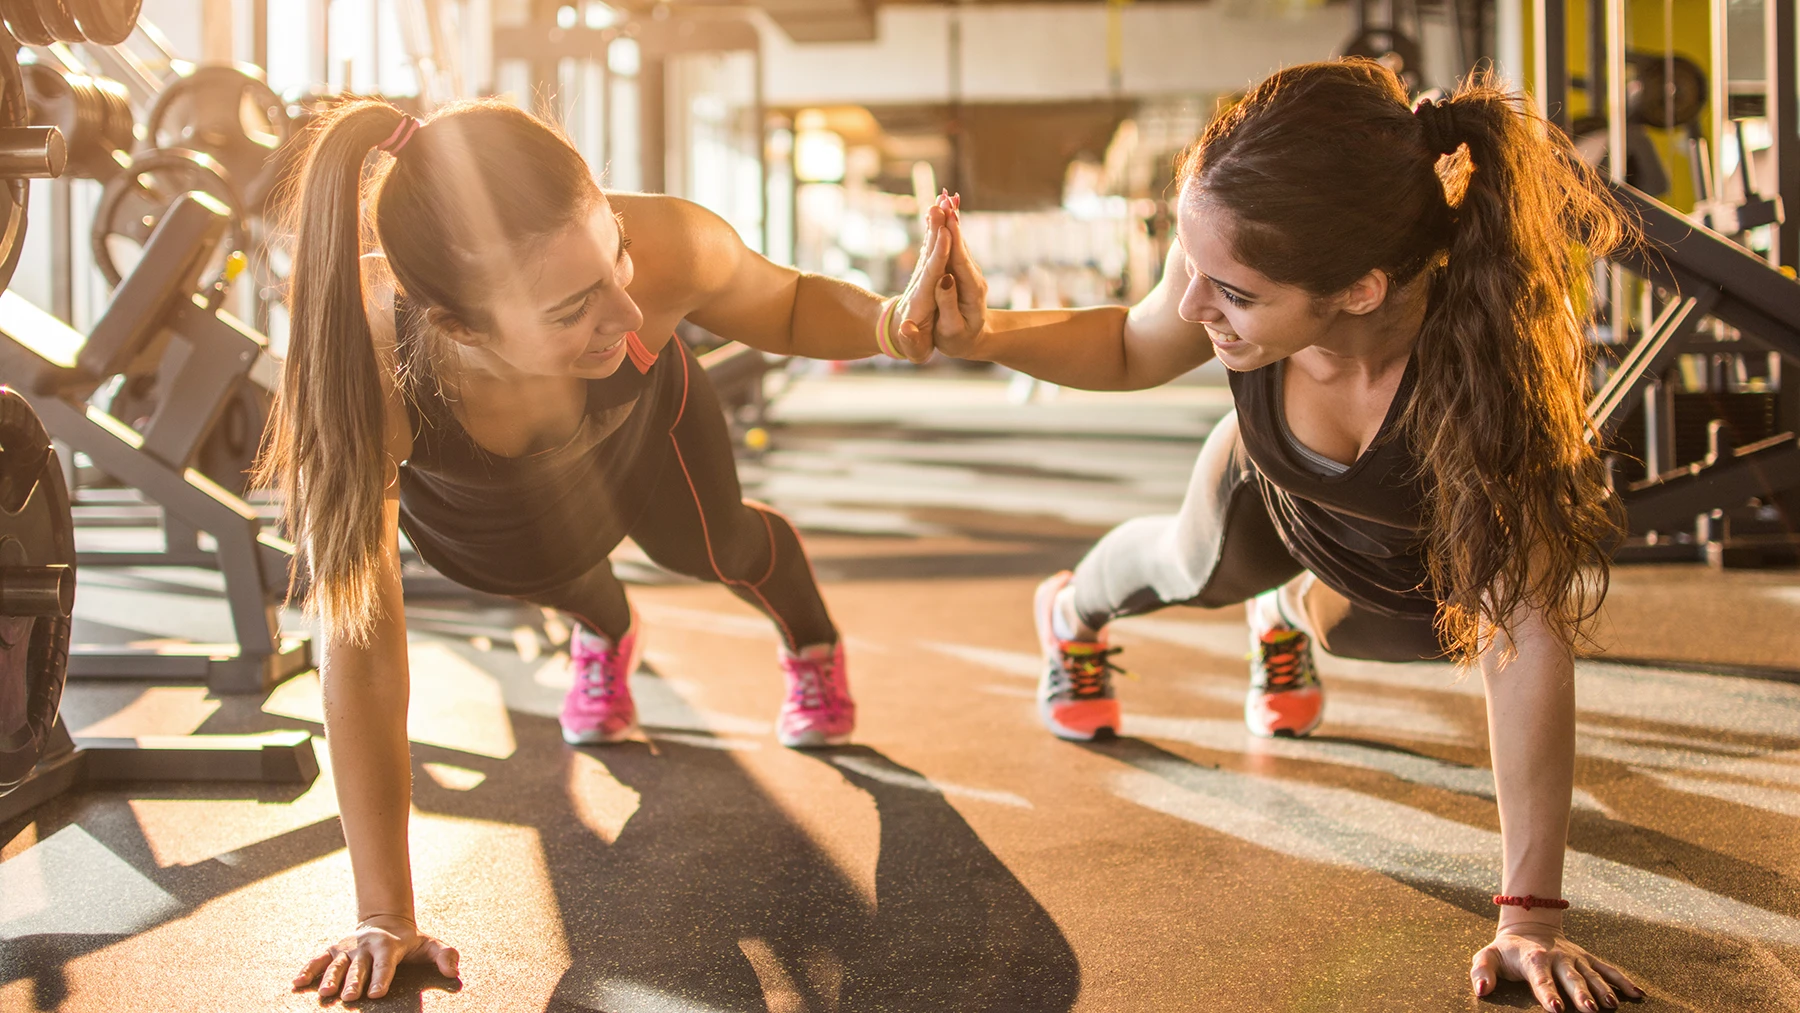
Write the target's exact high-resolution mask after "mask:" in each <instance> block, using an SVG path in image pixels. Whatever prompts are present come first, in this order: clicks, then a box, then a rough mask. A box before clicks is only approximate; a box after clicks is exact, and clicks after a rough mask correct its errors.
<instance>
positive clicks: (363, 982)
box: [294, 915, 459, 1000]
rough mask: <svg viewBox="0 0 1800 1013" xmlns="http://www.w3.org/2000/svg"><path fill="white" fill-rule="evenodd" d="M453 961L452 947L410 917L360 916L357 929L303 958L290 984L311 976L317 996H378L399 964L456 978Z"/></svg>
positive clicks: (303, 984) (300, 985) (305, 982)
mask: <svg viewBox="0 0 1800 1013" xmlns="http://www.w3.org/2000/svg"><path fill="white" fill-rule="evenodd" d="M458 960H459V957H458V955H457V952H456V950H455V948H454V947H450V946H445V945H444V944H443V943H441V942H439V941H437V940H436V939H433V938H432V937H430V936H427V935H424V934H423V933H421V932H420V931H419V930H418V928H417V927H416V926H414V925H413V923H412V922H411V921H409V920H407V919H405V918H401V917H399V916H397V915H377V916H375V917H373V918H365V919H363V921H362V922H360V923H358V924H357V926H356V931H354V932H352V933H351V934H350V935H349V936H346V937H345V938H344V939H343V940H342V941H341V942H338V943H335V944H333V945H332V946H330V947H328V948H327V949H326V950H325V952H324V953H321V954H319V955H318V956H316V957H314V958H312V959H311V960H309V961H307V962H306V968H305V969H304V970H302V971H301V972H300V974H299V976H298V977H296V978H295V979H294V988H296V989H301V988H305V987H306V986H307V985H310V984H312V982H313V981H314V980H315V979H316V980H317V981H318V982H319V995H320V997H321V998H328V997H330V996H333V995H336V996H339V997H340V998H342V999H345V1000H350V999H359V998H362V997H363V996H365V995H366V996H368V997H369V998H371V999H379V998H381V997H382V996H383V995H386V994H387V990H388V986H389V985H390V984H391V983H392V982H393V980H394V968H395V967H397V966H398V965H400V964H402V963H431V964H435V965H436V966H437V971H438V973H439V974H441V975H443V976H444V977H446V978H455V977H457V964H458Z"/></svg>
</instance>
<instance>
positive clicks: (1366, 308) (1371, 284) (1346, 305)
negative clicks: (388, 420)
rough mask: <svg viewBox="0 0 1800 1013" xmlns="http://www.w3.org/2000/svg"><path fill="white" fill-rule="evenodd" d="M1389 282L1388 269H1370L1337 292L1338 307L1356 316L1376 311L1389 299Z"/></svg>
mask: <svg viewBox="0 0 1800 1013" xmlns="http://www.w3.org/2000/svg"><path fill="white" fill-rule="evenodd" d="M1389 283H1390V279H1389V278H1388V275H1387V272H1386V271H1383V270H1381V269H1380V268H1376V269H1375V270H1373V271H1370V272H1369V273H1368V274H1365V275H1363V276H1362V277H1360V278H1358V279H1356V280H1355V281H1353V282H1351V283H1350V287H1348V288H1346V289H1344V290H1343V291H1342V292H1339V293H1338V294H1337V299H1336V302H1337V304H1338V309H1341V310H1343V311H1344V312H1345V313H1349V314H1352V315H1354V316H1362V315H1364V314H1367V313H1373V312H1375V311H1376V310H1378V309H1380V308H1381V304H1382V303H1384V302H1386V301H1387V296H1388V285H1389Z"/></svg>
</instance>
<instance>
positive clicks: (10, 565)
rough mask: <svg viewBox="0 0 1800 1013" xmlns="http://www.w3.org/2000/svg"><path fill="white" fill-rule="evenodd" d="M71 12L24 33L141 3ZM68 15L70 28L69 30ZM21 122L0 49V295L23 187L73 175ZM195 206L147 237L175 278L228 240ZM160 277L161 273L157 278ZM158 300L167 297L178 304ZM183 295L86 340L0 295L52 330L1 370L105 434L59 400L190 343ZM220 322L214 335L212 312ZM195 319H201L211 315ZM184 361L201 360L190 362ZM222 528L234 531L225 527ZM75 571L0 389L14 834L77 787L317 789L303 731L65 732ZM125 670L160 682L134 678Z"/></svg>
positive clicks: (8, 804)
mask: <svg viewBox="0 0 1800 1013" xmlns="http://www.w3.org/2000/svg"><path fill="white" fill-rule="evenodd" d="M15 6H16V5H8V4H5V3H0V17H4V18H5V20H6V21H7V23H8V25H9V26H11V27H12V28H13V30H14V31H18V30H19V22H20V21H21V20H22V19H23V18H24V15H25V14H29V13H32V8H30V7H29V5H27V8H26V9H25V11H24V12H23V13H21V12H20V11H19V10H15V9H14V7H15ZM36 9H37V10H44V9H45V8H36ZM70 9H71V8H68V7H61V6H57V7H56V8H55V11H59V12H62V13H65V14H66V13H68V12H69V10H70ZM73 9H74V11H75V12H76V14H75V15H71V20H68V21H67V23H60V22H59V23H57V24H55V25H52V26H50V27H49V28H45V26H43V25H41V24H39V23H37V22H26V27H27V29H28V30H39V29H42V30H44V31H46V32H49V31H51V30H54V31H56V32H57V33H58V34H57V35H55V36H51V37H53V38H58V37H69V36H74V37H79V35H78V32H79V29H80V27H81V25H82V24H87V23H89V22H91V23H92V24H95V25H102V26H110V27H108V28H107V31H108V33H109V34H108V35H105V36H98V37H111V35H112V34H117V32H118V31H121V29H119V28H118V26H117V25H115V24H113V23H112V22H110V21H108V20H106V19H107V18H109V17H123V18H125V20H127V21H129V20H130V19H132V18H135V16H136V7H135V4H132V5H130V8H129V11H128V12H126V13H124V14H121V13H120V12H119V10H118V9H116V7H108V6H106V0H88V2H87V3H85V4H78V5H75V6H74V7H73ZM74 17H79V18H80V21H79V22H77V21H75V20H72V18H74ZM122 31H124V32H129V31H130V25H129V24H126V25H125V26H124V27H123V29H122ZM28 116H29V110H28V106H27V103H26V100H25V91H24V84H23V81H22V79H21V77H20V74H19V65H18V62H17V58H16V55H15V53H14V51H13V49H12V47H11V46H10V45H0V198H3V199H4V201H5V203H4V207H0V222H3V223H4V232H3V233H0V288H4V287H5V286H6V285H7V284H9V283H10V281H11V279H12V273H13V269H14V267H15V266H16V265H17V261H18V252H19V249H20V247H21V245H22V242H23V239H24V229H25V214H24V212H25V208H26V203H27V199H28V196H29V193H30V191H29V187H28V182H27V181H28V180H29V179H33V178H38V179H46V178H51V179H53V178H56V177H58V176H60V175H62V174H63V173H64V172H65V171H66V170H67V167H68V161H69V158H68V155H69V151H68V147H67V145H66V142H65V139H64V137H63V134H62V132H61V131H60V130H59V129H58V128H57V127H54V126H32V125H29V123H28ZM204 201H205V198H201V197H197V198H193V199H192V200H191V201H189V202H188V203H186V204H184V203H182V202H177V209H176V211H175V213H174V214H172V215H171V216H170V219H169V221H168V222H166V223H165V224H167V225H168V226H170V227H169V228H168V229H167V230H166V231H164V230H159V231H160V232H162V233H163V234H162V235H159V236H157V237H153V242H154V241H156V240H158V239H160V240H161V242H160V244H158V250H159V251H164V250H166V251H167V252H169V253H170V254H171V255H174V254H176V253H177V252H178V251H177V247H178V246H179V247H181V248H182V249H184V250H186V251H187V252H188V258H187V259H186V260H185V261H183V262H182V263H181V264H180V265H179V266H178V267H176V268H174V273H175V274H182V273H185V272H195V271H197V270H198V269H197V268H195V267H194V266H193V263H194V260H195V255H196V254H199V259H200V261H201V262H202V263H203V262H204V254H205V253H206V252H208V251H210V246H209V245H208V244H212V245H216V243H217V241H218V238H219V237H220V236H221V235H222V232H223V225H222V224H221V221H220V219H221V215H220V214H219V212H218V210H217V209H216V208H207V207H206V206H205V203H204ZM189 206H195V207H198V208H199V209H200V212H203V214H198V213H196V212H195V211H191V210H187V208H188V207H189ZM164 236H166V237H167V238H164ZM169 273H170V272H167V271H165V272H163V274H164V275H165V276H166V275H168V274H169ZM142 278H143V280H142V281H141V282H139V284H138V285H137V286H136V289H135V294H133V293H125V292H123V291H122V294H126V295H128V296H131V297H132V298H135V299H137V300H139V303H138V305H141V302H142V300H144V299H147V298H151V297H152V296H153V294H154V293H153V290H154V289H155V287H156V284H157V283H158V282H159V281H163V282H165V283H166V278H158V277H156V276H154V275H152V274H150V273H145V274H143V275H142ZM191 280H192V278H187V279H186V281H191ZM184 284H185V282H184ZM126 288H131V286H130V285H127V286H126ZM187 291H190V290H189V289H187V288H183V289H181V292H182V296H183V297H184V298H185V297H186V292H187ZM165 301H167V302H170V303H174V302H178V301H179V299H167V300H165ZM188 301H189V302H190V303H192V306H193V311H194V312H193V313H187V311H186V310H185V309H183V310H173V308H172V307H171V311H172V312H173V316H171V315H170V313H167V312H165V313H161V314H157V315H153V316H150V317H147V318H145V319H144V320H143V321H140V322H137V323H136V326H135V327H132V326H130V325H129V322H127V321H126V320H125V319H124V318H123V317H122V316H121V317H118V318H113V317H112V314H110V313H109V318H112V319H114V320H115V322H114V323H113V324H112V325H111V329H110V330H108V329H107V328H106V322H105V321H102V324H103V326H102V328H101V329H99V330H97V332H96V337H97V338H98V340H97V341H83V340H82V339H81V338H80V336H79V335H74V334H73V332H70V331H68V330H67V328H66V327H64V326H63V325H62V324H61V323H60V322H59V321H57V320H56V319H55V318H54V317H51V316H50V315H49V314H46V313H43V312H42V311H39V310H36V309H35V308H32V307H29V306H28V304H24V303H23V301H22V300H19V299H18V298H17V297H16V296H15V295H13V294H12V293H11V292H6V293H5V294H3V295H0V315H6V316H8V317H9V318H10V317H11V316H13V315H14V314H17V315H18V316H19V317H20V319H21V320H25V321H27V322H28V323H29V322H32V321H33V315H34V314H35V322H38V323H43V322H47V323H48V324H49V325H54V326H42V327H37V328H35V329H31V328H25V329H28V330H31V335H30V336H31V337H33V338H36V339H38V340H40V341H44V342H48V344H44V345H42V346H41V347H40V348H39V349H38V350H37V351H33V350H31V348H30V347H29V346H27V345H22V344H18V343H15V342H8V343H7V344H8V346H9V347H8V348H7V349H6V351H7V353H8V355H7V357H6V358H7V370H6V371H7V372H8V373H9V374H10V375H12V376H15V377H22V378H26V379H28V380H29V382H30V383H32V384H33V385H34V386H41V387H43V388H45V391H44V392H43V393H40V394H39V395H38V398H39V401H40V403H42V404H43V405H44V406H46V407H48V408H52V409H60V410H62V411H63V412H64V413H65V414H70V413H79V414H81V415H82V420H83V421H84V422H86V423H88V424H90V425H94V426H97V427H99V428H100V429H102V430H105V429H106V428H107V425H106V420H107V418H108V417H107V416H105V415H104V413H97V412H96V413H91V414H90V413H89V412H82V411H81V410H80V409H79V408H78V407H77V406H76V405H75V404H74V403H71V402H69V401H67V400H66V399H65V397H66V396H67V393H68V391H70V390H79V389H81V387H82V386H84V385H85V383H86V382H87V379H88V377H89V376H90V374H91V371H92V368H93V366H94V365H95V364H103V363H106V362H110V361H112V360H111V359H109V358H107V356H108V355H109V354H110V355H113V356H117V355H124V354H132V353H135V352H139V351H142V350H144V348H145V347H146V346H147V345H148V344H150V343H152V342H154V341H155V340H156V338H157V337H158V332H160V331H161V330H162V329H163V328H164V327H165V326H166V325H167V324H174V325H177V326H179V327H181V333H184V334H200V333H202V331H203V326H195V324H190V323H188V322H187V319H188V317H189V316H195V315H196V314H197V313H198V312H199V311H200V310H203V309H205V306H204V304H203V303H194V302H193V301H192V300H191V299H189V300H188ZM115 303H117V300H115ZM184 313H186V314H187V315H186V316H184V315H183V314H184ZM165 317H167V318H168V319H167V320H166V321H165ZM214 320H215V322H217V323H219V324H220V325H221V326H223V321H219V320H218V318H217V317H216V316H215V317H214ZM196 323H197V324H199V325H204V323H205V321H203V320H198V321H196ZM59 328H60V330H59ZM190 340H193V339H190ZM208 340H210V341H213V342H215V343H216V342H217V341H219V340H220V338H219V337H218V335H217V333H216V332H215V333H213V334H210V335H203V336H202V337H201V338H200V339H198V341H197V342H196V344H198V342H203V341H208ZM39 352H42V353H44V354H42V355H40V354H38V353H39ZM30 356H35V357H36V362H35V364H34V365H32V366H31V368H23V367H25V366H26V365H27V364H29V363H31V359H30V358H28V357H30ZM193 358H197V357H193V356H190V359H193ZM15 369H17V370H18V371H17V372H14V370H15ZM221 372H226V373H228V372H229V367H226V368H225V369H223V370H222V369H221V368H219V366H218V364H214V365H213V366H212V367H211V368H210V369H209V368H205V367H204V366H203V365H201V364H198V363H196V364H195V366H194V368H193V369H192V374H193V376H194V378H195V380H194V382H192V383H191V384H190V387H189V389H192V390H196V391H198V390H203V389H205V388H204V386H203V385H202V384H201V383H199V380H200V379H202V378H203V377H204V376H205V375H207V374H218V373H221ZM191 414H192V413H191V412H188V413H176V414H173V415H171V416H170V421H169V428H167V429H165V430H164V433H165V435H164V436H162V437H161V438H160V439H159V440H158V441H157V442H158V443H160V444H161V445H162V446H163V447H164V448H168V447H170V446H173V445H176V444H178V443H179V442H180V439H179V436H180V434H179V432H178V430H179V429H180V424H181V422H182V419H183V418H184V417H186V416H188V415H191ZM114 421H115V423H116V420H114ZM118 428H119V431H116V432H112V433H111V435H112V437H113V439H114V440H115V441H117V442H118V443H119V444H121V445H123V446H126V447H128V448H131V449H132V450H134V451H136V452H138V453H139V454H140V455H141V456H142V457H143V458H144V460H143V461H141V462H136V463H137V466H139V467H140V468H144V469H148V467H149V466H150V463H151V462H152V460H153V458H151V456H150V455H149V454H146V453H144V452H143V449H142V448H144V447H147V446H151V442H152V441H151V440H150V439H149V438H148V437H138V436H137V435H136V434H135V433H132V432H131V431H130V430H128V429H124V428H123V427H118ZM189 428H190V429H191V420H190V426H189ZM151 435H154V434H151ZM90 446H94V447H98V446H99V444H90ZM115 453H117V452H116V451H115ZM146 473H147V472H146ZM202 491H204V489H203V490H202ZM215 501H216V502H218V503H219V504H220V505H229V504H226V503H224V501H222V500H215ZM184 505H185V504H184ZM241 519H242V518H241V517H240V520H241ZM221 531H223V532H225V533H226V534H229V533H230V532H229V530H228V529H227V528H223V527H222V528H221ZM219 540H220V555H221V556H222V557H224V556H231V555H233V554H234V553H237V554H241V553H238V551H237V550H227V549H226V547H225V544H226V541H227V540H228V539H226V538H220V539H219ZM258 562H260V560H258ZM80 563H81V559H80V555H79V554H78V553H77V552H76V550H75V528H74V519H73V514H72V511H71V507H70V503H69V495H68V489H67V486H66V483H65V481H64V473H63V468H62V464H61V462H60V460H59V459H58V454H57V451H56V448H55V446H54V445H53V444H52V443H51V440H50V435H49V433H48V432H47V431H46V429H45V427H44V425H43V423H42V421H41V420H40V418H39V416H38V414H37V413H36V412H35V411H34V410H33V408H32V405H31V402H30V400H29V399H28V398H27V397H26V396H24V395H23V394H21V393H19V392H18V391H15V390H13V389H10V388H6V387H0V826H6V825H11V824H14V823H15V822H16V818H17V817H19V816H20V815H22V814H23V813H25V812H27V811H28V810H30V809H31V808H33V807H35V806H37V805H38V804H40V803H42V802H44V801H46V800H48V799H50V798H52V797H54V796H56V795H58V794H61V793H63V792H65V791H68V790H69V789H71V788H72V787H74V786H76V785H78V784H82V783H94V782H107V781H136V780H164V779H175V780H181V781H197V780H224V781H270V782H286V783H299V784H308V783H311V781H312V780H313V779H314V778H315V777H316V776H317V774H318V762H317V758H316V757H315V756H314V754H313V750H312V742H311V738H310V736H309V735H308V733H306V732H304V731H291V732H275V733H268V734H264V735H250V736H170V737H161V738H140V739H133V740H110V739H109V740H82V741H77V740H75V739H74V738H72V737H71V735H70V733H69V730H68V728H67V726H66V724H65V723H64V722H63V720H62V718H61V713H60V711H61V701H62V691H63V686H64V683H65V681H66V678H67V676H68V672H69V664H70V659H71V651H70V643H69V641H70V633H71V628H72V616H73V611H74V603H75V596H76V592H77V586H78V579H77V570H78V567H79V565H80ZM266 618H269V619H271V620H272V618H273V617H272V615H271V616H268V617H266ZM152 667H154V666H152ZM263 667H265V668H267V667H268V666H267V665H266V664H265V665H264V666H263ZM133 674H139V675H155V674H158V673H157V672H156V671H145V670H139V671H135V672H134V673H133Z"/></svg>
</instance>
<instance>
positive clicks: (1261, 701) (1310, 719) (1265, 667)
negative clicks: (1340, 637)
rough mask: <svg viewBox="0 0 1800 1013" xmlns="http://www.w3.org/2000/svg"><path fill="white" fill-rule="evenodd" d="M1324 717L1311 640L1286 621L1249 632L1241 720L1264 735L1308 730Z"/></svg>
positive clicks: (1300, 733) (1295, 735)
mask: <svg viewBox="0 0 1800 1013" xmlns="http://www.w3.org/2000/svg"><path fill="white" fill-rule="evenodd" d="M1324 719H1325V688H1324V687H1323V686H1322V685H1320V683H1319V670H1318V668H1317V667H1316V666H1315V665H1314V664H1313V655H1312V640H1311V638H1309V637H1308V636H1307V635H1306V634H1305V633H1302V632H1301V631H1299V630H1297V629H1294V628H1293V627H1291V626H1275V627H1272V628H1271V629H1268V630H1265V631H1263V632H1262V633H1261V634H1257V633H1256V632H1254V631H1252V632H1251V634H1250V692H1249V694H1248V695H1247V696H1245V697H1244V724H1246V725H1248V726H1250V733H1251V734H1252V735H1260V736H1262V737H1263V738H1270V737H1272V736H1281V737H1283V738H1298V737H1300V736H1303V735H1310V734H1312V731H1313V729H1315V728H1317V727H1319V722H1320V721H1323V720H1324Z"/></svg>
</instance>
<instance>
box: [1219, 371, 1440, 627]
mask: <svg viewBox="0 0 1800 1013" xmlns="http://www.w3.org/2000/svg"><path fill="white" fill-rule="evenodd" d="M1417 370H1418V366H1417V361H1416V360H1408V361H1407V364H1406V373H1405V375H1403V376H1402V377H1401V379H1400V386H1399V388H1398V389H1397V390H1395V391H1394V400H1393V403H1392V404H1391V405H1389V406H1388V413H1387V417H1386V418H1385V419H1383V420H1382V423H1381V429H1380V430H1379V432H1378V433H1377V434H1376V437H1375V441H1374V442H1373V443H1372V444H1371V445H1370V446H1369V449H1368V450H1365V451H1364V452H1363V455H1362V456H1361V457H1359V458H1357V459H1356V461H1355V462H1354V463H1353V464H1351V465H1350V467H1349V468H1348V469H1347V470H1346V471H1344V473H1343V474H1341V475H1321V474H1319V473H1318V472H1317V471H1314V470H1312V469H1311V468H1308V467H1307V466H1306V463H1305V462H1304V461H1302V460H1299V459H1298V455H1297V454H1295V453H1294V451H1293V449H1292V448H1291V447H1290V446H1289V445H1288V443H1287V441H1286V440H1285V439H1283V438H1282V430H1283V428H1284V425H1283V418H1282V416H1281V415H1279V414H1278V413H1279V412H1280V411H1281V389H1280V388H1279V387H1278V386H1276V385H1277V384H1278V383H1279V382H1280V378H1281V371H1280V370H1279V369H1277V368H1276V367H1275V366H1273V365H1270V366H1264V367H1262V368H1261V369H1253V370H1249V371H1248V372H1242V373H1240V372H1236V371H1232V372H1231V373H1230V374H1229V377H1230V381H1231V393H1232V397H1233V399H1234V400H1235V401H1236V402H1237V414H1238V430H1239V433H1240V436H1241V438H1242V440H1243V441H1244V451H1245V453H1247V454H1248V455H1249V457H1250V461H1251V463H1253V464H1255V465H1256V470H1257V472H1258V482H1259V484H1260V485H1261V487H1262V495H1263V502H1264V503H1265V504H1266V505H1267V506H1268V510H1269V517H1270V519H1271V520H1273V521H1274V522H1275V529H1276V530H1277V531H1278V532H1280V534H1281V539H1282V541H1283V542H1285V543H1286V544H1287V548H1288V552H1289V553H1291V554H1292V555H1293V557H1294V558H1295V559H1296V560H1298V561H1299V562H1300V564H1301V565H1303V566H1305V567H1306V568H1307V569H1308V570H1311V571H1312V572H1313V574H1314V575H1316V576H1317V577H1318V578H1319V579H1320V580H1322V581H1324V582H1325V584H1326V586H1328V587H1330V588H1332V589H1333V590H1335V591H1337V592H1338V593H1339V594H1342V595H1344V596H1345V597H1347V598H1349V599H1350V600H1351V601H1353V602H1356V603H1357V604H1359V605H1362V606H1364V607H1366V608H1369V609H1372V610H1374V611H1376V612H1380V613H1384V614H1386V615H1392V616H1432V615H1435V614H1436V612H1437V596H1436V595H1435V594H1434V593H1433V592H1432V590H1431V588H1430V578H1429V576H1428V575H1427V573H1426V569H1425V555H1424V539H1423V532H1422V527H1423V525H1422V518H1423V505H1424V497H1425V483H1424V479H1423V477H1422V476H1421V475H1420V474H1419V461H1418V459H1417V458H1416V457H1415V456H1414V455H1413V453H1412V450H1411V448H1409V447H1408V446H1407V445H1406V441H1405V440H1404V439H1402V438H1400V437H1399V436H1398V435H1397V434H1396V433H1395V432H1394V427H1395V425H1396V423H1397V422H1398V420H1399V418H1400V413H1401V411H1402V410H1403V409H1404V408H1405V407H1406V403H1407V401H1408V400H1410V399H1411V397H1412V392H1413V385H1414V383H1415V382H1416V380H1417Z"/></svg>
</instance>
